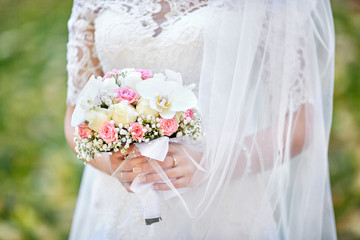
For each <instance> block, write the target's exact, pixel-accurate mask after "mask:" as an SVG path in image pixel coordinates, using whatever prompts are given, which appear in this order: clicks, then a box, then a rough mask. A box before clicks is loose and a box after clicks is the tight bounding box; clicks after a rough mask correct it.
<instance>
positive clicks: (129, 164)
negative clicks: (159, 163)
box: [120, 156, 148, 171]
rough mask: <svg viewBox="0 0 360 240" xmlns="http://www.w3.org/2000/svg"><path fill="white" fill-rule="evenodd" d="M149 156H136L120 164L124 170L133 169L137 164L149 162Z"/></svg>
mask: <svg viewBox="0 0 360 240" xmlns="http://www.w3.org/2000/svg"><path fill="white" fill-rule="evenodd" d="M147 159H148V158H147V157H143V156H140V157H136V158H132V159H126V160H125V161H124V162H123V163H122V164H121V166H120V169H121V170H122V171H132V170H133V168H134V167H135V166H136V165H139V164H141V163H145V162H147Z"/></svg>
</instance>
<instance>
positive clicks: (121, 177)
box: [120, 172, 123, 180]
mask: <svg viewBox="0 0 360 240" xmlns="http://www.w3.org/2000/svg"><path fill="white" fill-rule="evenodd" d="M122 174H123V172H120V179H121V180H123V176H122Z"/></svg>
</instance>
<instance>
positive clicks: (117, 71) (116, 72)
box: [111, 68, 119, 74]
mask: <svg viewBox="0 0 360 240" xmlns="http://www.w3.org/2000/svg"><path fill="white" fill-rule="evenodd" d="M111 72H112V73H113V74H118V73H119V70H117V69H115V68H114V69H113V70H111Z"/></svg>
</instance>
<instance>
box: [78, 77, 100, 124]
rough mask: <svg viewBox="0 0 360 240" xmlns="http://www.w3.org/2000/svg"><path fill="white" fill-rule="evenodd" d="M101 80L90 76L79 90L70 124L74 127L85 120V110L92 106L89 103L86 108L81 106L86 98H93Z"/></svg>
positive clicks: (85, 101)
mask: <svg viewBox="0 0 360 240" xmlns="http://www.w3.org/2000/svg"><path fill="white" fill-rule="evenodd" d="M100 84H101V81H99V80H98V79H96V78H95V77H94V76H91V78H90V79H89V81H88V82H87V83H86V85H85V86H84V88H83V90H82V91H81V92H80V94H79V96H78V97H77V99H76V107H75V109H74V112H73V114H72V117H71V126H73V127H76V126H78V125H80V124H82V123H84V122H85V121H86V112H87V110H88V109H90V108H91V107H92V106H91V104H90V103H89V107H88V108H87V109H85V108H84V106H82V104H83V103H87V101H88V100H93V99H95V97H96V96H97V94H98V89H99V85H100Z"/></svg>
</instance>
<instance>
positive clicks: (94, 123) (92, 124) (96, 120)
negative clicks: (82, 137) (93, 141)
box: [87, 109, 110, 132]
mask: <svg viewBox="0 0 360 240" xmlns="http://www.w3.org/2000/svg"><path fill="white" fill-rule="evenodd" d="M87 120H88V121H89V128H91V129H92V130H94V131H96V132H99V130H100V128H101V127H102V125H103V124H104V123H105V122H108V121H110V113H109V110H107V109H99V110H90V111H88V112H87Z"/></svg>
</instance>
